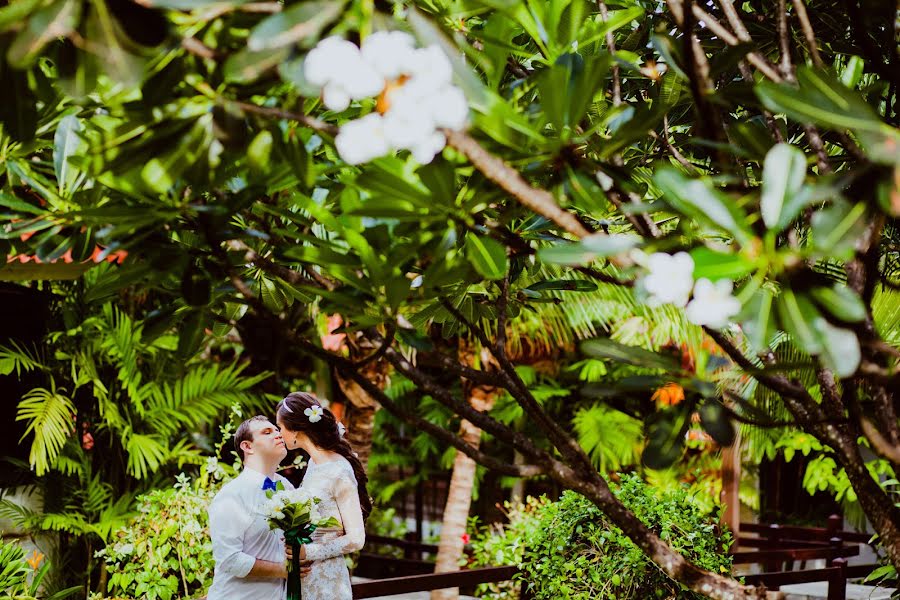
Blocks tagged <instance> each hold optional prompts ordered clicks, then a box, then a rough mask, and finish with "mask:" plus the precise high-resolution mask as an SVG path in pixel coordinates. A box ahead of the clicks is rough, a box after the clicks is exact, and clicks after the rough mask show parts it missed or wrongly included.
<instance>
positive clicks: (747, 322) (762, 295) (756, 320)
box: [739, 288, 775, 352]
mask: <svg viewBox="0 0 900 600" xmlns="http://www.w3.org/2000/svg"><path fill="white" fill-rule="evenodd" d="M774 299H775V297H774V296H773V295H772V292H770V291H769V290H768V289H766V288H760V289H759V290H757V292H756V293H755V294H754V295H753V296H752V297H751V298H750V300H749V301H748V302H747V303H746V304H745V305H744V308H743V310H742V311H741V315H740V317H739V321H740V323H741V328H742V329H743V330H744V333H745V334H746V336H747V342H748V343H749V344H750V347H751V348H752V349H753V350H754V351H756V352H762V351H763V350H765V349H766V348H768V347H769V343H770V341H771V339H772V336H773V335H775V326H774V323H773V321H774V320H773V319H772V303H773V301H774Z"/></svg>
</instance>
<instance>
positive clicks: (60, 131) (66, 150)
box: [53, 115, 86, 196]
mask: <svg viewBox="0 0 900 600" xmlns="http://www.w3.org/2000/svg"><path fill="white" fill-rule="evenodd" d="M82 129H83V126H82V125H81V121H80V120H79V119H78V117H77V116H75V115H66V116H65V117H63V118H62V119H61V120H60V121H59V125H58V126H57V128H56V132H55V133H54V134H53V171H54V173H56V181H57V185H58V187H59V194H60V196H65V195H66V192H67V191H69V190H70V189H71V186H72V183H73V180H74V179H75V177H74V176H75V174H76V173H75V172H74V171H75V169H74V168H73V166H72V165H71V164H70V163H69V157H71V156H74V155H76V154H77V153H78V152H79V151H80V150H81V149H83V148H84V147H85V146H86V144H85V142H84V140H83V139H81V136H79V135H78V132H80V131H81V130H82Z"/></svg>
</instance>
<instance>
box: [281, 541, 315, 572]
mask: <svg viewBox="0 0 900 600" xmlns="http://www.w3.org/2000/svg"><path fill="white" fill-rule="evenodd" d="M284 556H285V558H286V559H287V562H291V560H293V558H294V549H293V548H292V547H291V545H290V544H287V543H285V545H284ZM300 561H301V562H300V577H306V576H307V575H309V572H310V571H311V570H312V569H311V568H310V565H311V564H312V561H311V560H306V552H305V550H304V548H303V546H300Z"/></svg>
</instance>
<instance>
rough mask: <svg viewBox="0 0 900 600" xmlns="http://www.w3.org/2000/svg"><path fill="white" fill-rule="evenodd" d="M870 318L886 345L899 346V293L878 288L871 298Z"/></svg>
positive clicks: (889, 289)
mask: <svg viewBox="0 0 900 600" xmlns="http://www.w3.org/2000/svg"><path fill="white" fill-rule="evenodd" d="M872 317H873V318H874V320H875V326H876V327H877V328H878V332H879V333H880V334H881V337H882V338H883V339H884V341H886V342H887V343H888V344H892V345H894V346H897V345H900V291H897V290H895V289H893V288H887V287H879V288H876V290H875V297H874V298H872Z"/></svg>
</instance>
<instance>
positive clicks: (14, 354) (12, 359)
mask: <svg viewBox="0 0 900 600" xmlns="http://www.w3.org/2000/svg"><path fill="white" fill-rule="evenodd" d="M38 369H46V367H45V366H44V365H43V364H42V363H41V361H40V360H39V359H38V357H37V355H36V353H34V352H31V351H29V350H28V349H27V348H25V347H24V346H22V345H20V344H19V343H18V342H16V341H15V340H12V342H11V343H10V345H9V346H4V345H0V375H9V374H10V373H12V372H13V371H15V372H16V376H17V377H19V376H21V375H22V372H28V371H35V370H38Z"/></svg>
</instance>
